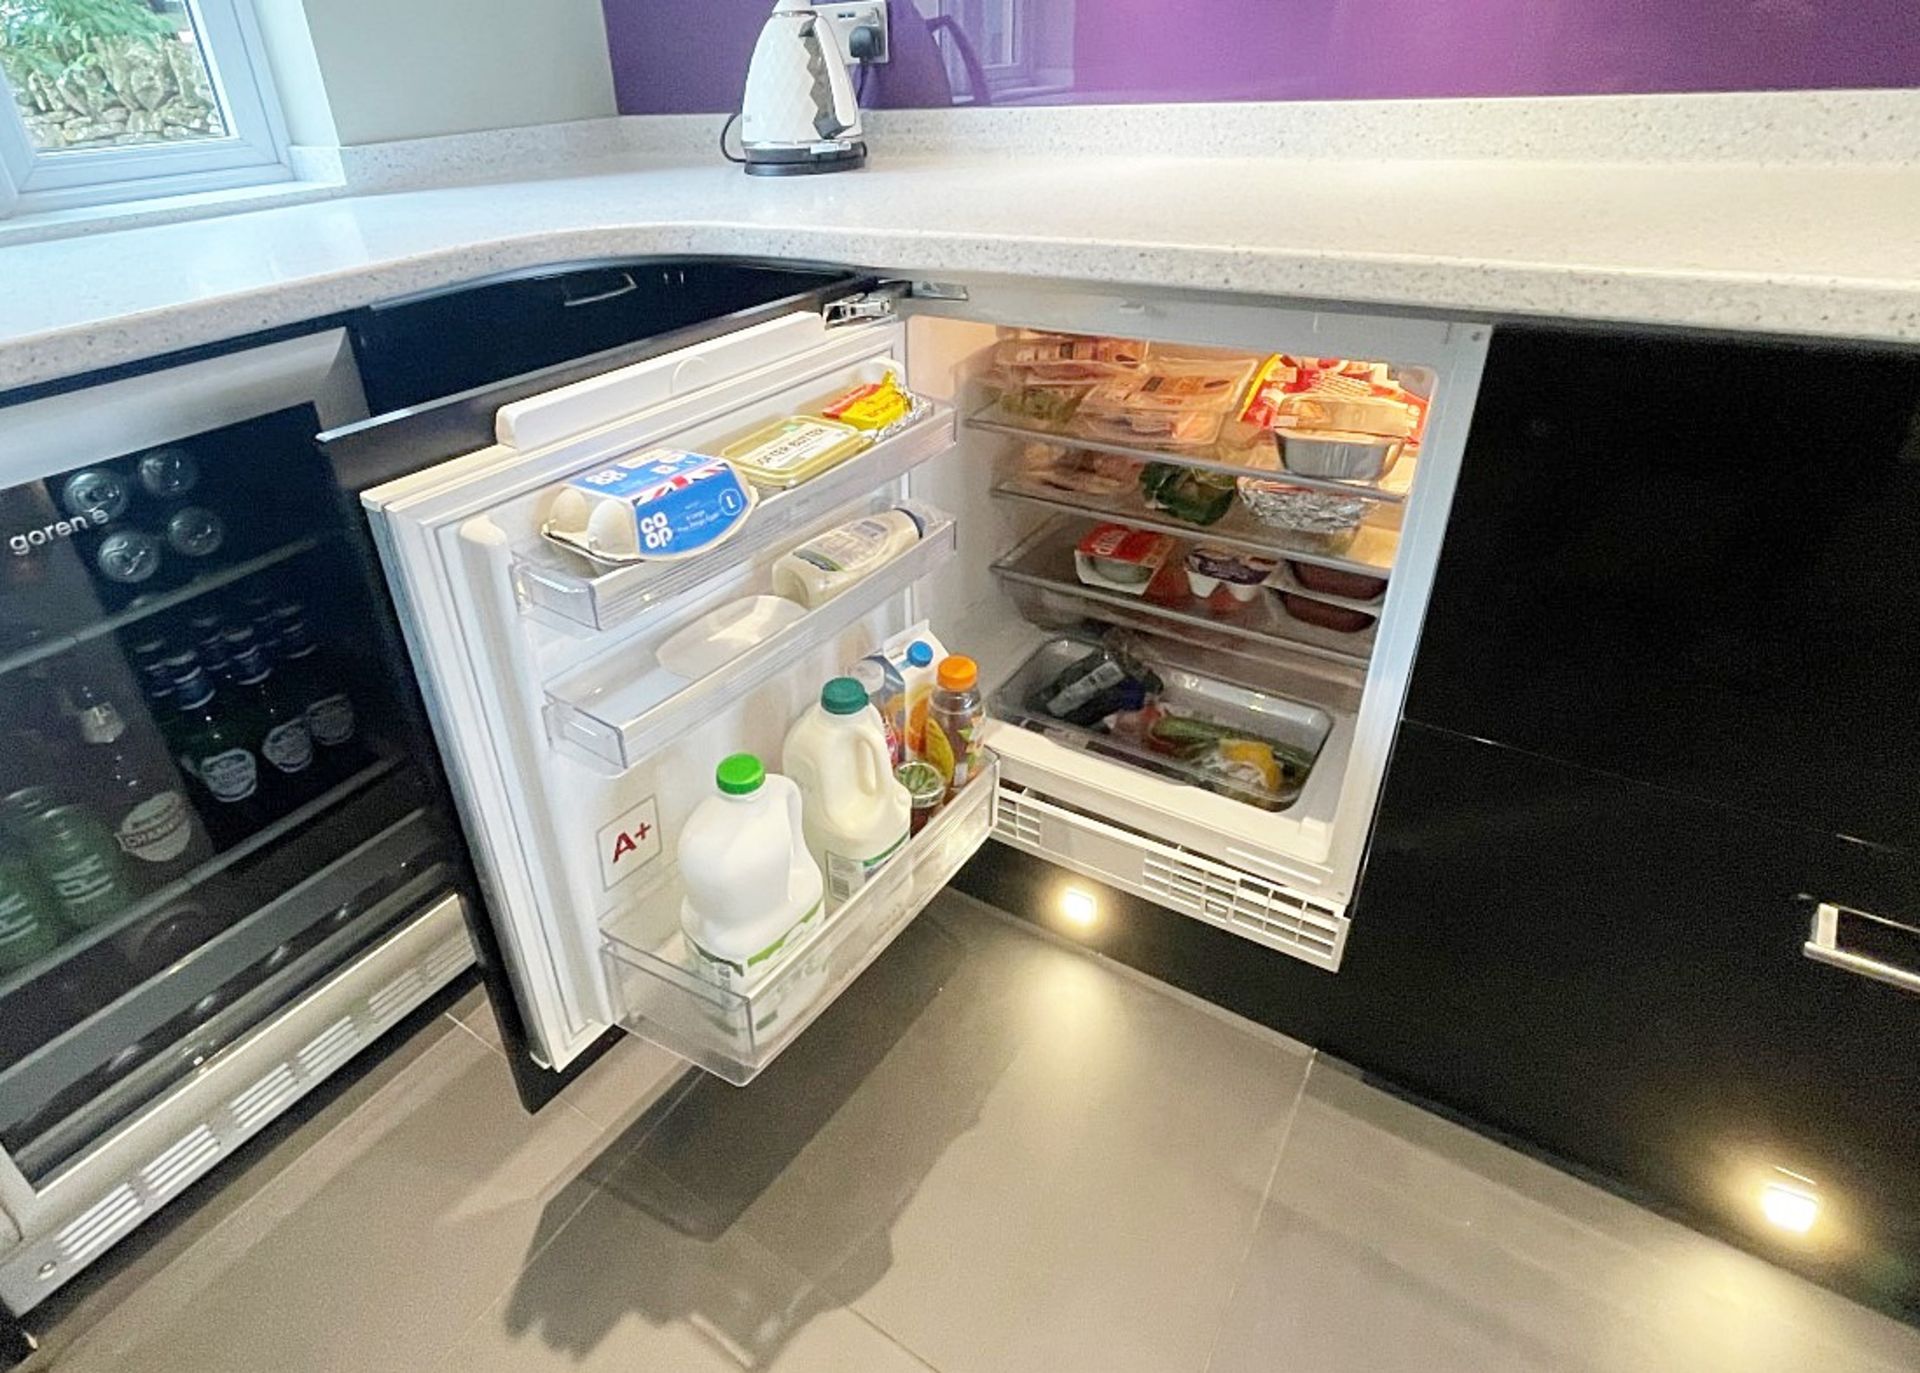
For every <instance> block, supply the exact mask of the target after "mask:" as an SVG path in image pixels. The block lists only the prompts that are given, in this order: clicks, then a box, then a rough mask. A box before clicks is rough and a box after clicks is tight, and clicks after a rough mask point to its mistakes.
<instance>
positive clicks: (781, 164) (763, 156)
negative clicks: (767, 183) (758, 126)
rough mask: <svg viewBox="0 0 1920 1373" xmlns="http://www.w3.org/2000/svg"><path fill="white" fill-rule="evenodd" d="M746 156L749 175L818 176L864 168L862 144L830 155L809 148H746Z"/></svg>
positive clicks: (864, 149)
mask: <svg viewBox="0 0 1920 1373" xmlns="http://www.w3.org/2000/svg"><path fill="white" fill-rule="evenodd" d="M746 153H747V167H746V171H747V175H748V176H817V175H819V174H820V173H822V172H850V171H853V170H854V169H855V168H856V167H864V166H866V165H867V145H866V144H864V143H856V144H854V145H853V146H852V147H851V148H845V149H841V150H839V151H837V152H831V153H816V152H814V151H812V150H811V149H809V148H768V149H753V148H749V149H747V150H746Z"/></svg>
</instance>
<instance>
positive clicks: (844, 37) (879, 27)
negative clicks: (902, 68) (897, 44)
mask: <svg viewBox="0 0 1920 1373" xmlns="http://www.w3.org/2000/svg"><path fill="white" fill-rule="evenodd" d="M813 12H814V13H815V14H817V15H819V16H820V17H821V18H822V19H824V20H826V21H827V27H828V28H830V29H832V30H833V41H834V43H835V44H836V45H837V46H838V47H839V49H840V56H841V57H842V58H843V59H845V61H846V64H847V66H849V67H856V66H858V65H860V63H861V62H862V61H863V60H864V61H865V62H866V63H867V64H868V65H869V66H884V65H886V61H887V59H888V58H889V57H891V56H892V55H893V46H892V44H890V43H889V42H888V41H887V7H886V5H885V4H884V3H874V2H873V0H868V2H867V3H862V4H851V5H816V6H814V11H813ZM862 28H868V29H872V30H874V31H875V32H876V33H878V34H879V35H880V44H879V51H878V52H876V53H875V54H874V55H873V56H872V57H869V58H865V59H862V58H858V57H855V56H854V55H853V48H852V44H853V31H854V30H855V29H862Z"/></svg>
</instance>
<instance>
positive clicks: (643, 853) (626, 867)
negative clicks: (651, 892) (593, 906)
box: [599, 796, 660, 891]
mask: <svg viewBox="0 0 1920 1373" xmlns="http://www.w3.org/2000/svg"><path fill="white" fill-rule="evenodd" d="M599 844H600V885H601V887H602V888H603V889H604V890H607V891H612V890H613V889H614V887H615V886H617V885H619V884H620V883H622V882H624V881H626V880H627V879H628V878H629V877H632V876H633V875H634V874H635V873H637V872H639V871H640V870H641V869H642V868H644V867H646V866H647V865H648V864H649V863H651V862H653V860H654V859H656V858H658V857H659V856H660V811H659V808H658V807H657V806H655V805H654V802H653V798H652V797H651V796H649V797H648V798H647V799H646V800H644V801H642V802H641V803H640V804H639V805H637V806H634V807H633V808H632V809H631V810H628V811H625V812H623V813H622V814H621V815H620V816H619V817H618V818H616V819H615V820H614V821H613V822H612V823H610V824H606V825H602V826H601V827H600V835H599Z"/></svg>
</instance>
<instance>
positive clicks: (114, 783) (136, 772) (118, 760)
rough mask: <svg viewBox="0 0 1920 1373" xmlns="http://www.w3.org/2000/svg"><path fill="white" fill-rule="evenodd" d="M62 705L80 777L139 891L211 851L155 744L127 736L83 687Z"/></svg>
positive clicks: (122, 719) (113, 709) (121, 718)
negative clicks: (76, 744)
mask: <svg viewBox="0 0 1920 1373" xmlns="http://www.w3.org/2000/svg"><path fill="white" fill-rule="evenodd" d="M68 704H69V708H70V709H71V710H72V711H73V713H74V715H75V717H76V719H77V721H78V723H79V732H80V738H81V741H82V744H83V748H82V751H81V757H80V764H81V767H82V769H83V773H82V775H83V776H84V777H85V778H86V779H87V781H88V783H89V785H90V787H91V788H92V790H93V791H94V792H95V793H96V794H97V795H99V797H100V799H101V804H102V808H103V811H104V814H105V817H106V820H107V823H108V824H109V825H110V826H112V828H113V833H114V837H115V839H116V840H118V842H119V845H120V849H121V851H122V852H123V853H125V854H126V855H127V856H128V857H129V858H132V859H133V860H135V867H136V869H138V870H140V871H141V872H142V873H143V875H144V876H143V885H145V886H148V887H155V886H159V885H161V884H163V883H165V882H167V881H170V880H171V879H173V878H175V877H177V876H179V875H180V874H182V873H184V872H186V871H187V870H188V869H190V868H192V867H194V866H195V865H196V864H198V863H200V862H202V861H204V860H205V859H206V858H207V857H208V856H209V855H210V854H211V853H212V851H213V849H212V845H210V844H209V843H208V842H207V836H206V833H205V831H204V830H203V829H202V828H201V824H200V820H199V818H198V817H197V816H196V815H195V814H194V812H193V807H192V806H191V804H189V802H188V801H187V798H186V797H185V796H184V795H183V794H182V793H181V792H180V790H179V788H178V785H177V783H178V778H177V777H176V776H175V773H174V768H173V765H172V764H171V763H169V762H168V761H167V759H166V757H165V755H164V753H163V752H162V751H161V750H160V749H159V748H157V747H155V746H154V745H156V744H157V743H158V741H157V740H151V741H150V740H148V739H147V738H145V737H143V736H142V735H141V734H140V733H139V732H137V731H135V730H134V729H133V728H132V727H131V726H130V725H129V724H128V722H127V716H126V715H125V714H124V713H122V712H121V710H120V708H119V707H118V706H117V705H116V704H115V703H114V701H113V700H112V698H111V697H109V696H107V695H106V694H105V693H104V692H101V691H99V690H97V689H95V688H94V687H92V686H89V685H88V684H86V683H80V684H79V685H77V686H75V687H73V688H72V689H71V690H70V691H69V692H68Z"/></svg>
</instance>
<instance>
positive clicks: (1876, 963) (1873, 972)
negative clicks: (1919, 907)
mask: <svg viewBox="0 0 1920 1373" xmlns="http://www.w3.org/2000/svg"><path fill="white" fill-rule="evenodd" d="M1843 915H1851V916H1857V917H1858V918H1860V919H1862V920H1871V921H1873V922H1874V923H1875V924H1878V925H1885V926H1888V927H1890V928H1892V929H1896V930H1903V931H1905V932H1906V933H1908V934H1911V935H1913V936H1914V938H1915V939H1916V941H1920V930H1916V929H1914V928H1913V927H1912V926H1911V925H1905V924H1902V923H1901V922H1900V921H1898V920H1888V919H1887V918H1886V917H1885V916H1880V915H1874V914H1872V913H1871V912H1869V911H1861V910H1855V909H1854V908H1853V907H1851V906H1839V905H1835V904H1834V903H1833V902H1831V901H1822V902H1821V903H1820V904H1819V905H1817V906H1815V907H1814V908H1813V931H1812V933H1811V935H1809V937H1808V939H1807V942H1806V943H1804V944H1802V945H1801V946H1800V952H1802V953H1804V954H1805V955H1806V956H1807V957H1808V958H1811V959H1812V960H1813V961H1814V962H1816V963H1825V964H1826V965H1827V966H1828V967H1830V968H1839V969H1841V970H1843V971H1845V972H1850V973H1858V974H1859V975H1860V976H1861V977H1868V978H1872V979H1873V980H1874V981H1875V982H1884V983H1886V984H1887V985H1888V986H1889V987H1898V988H1899V989H1900V990H1901V991H1903V992H1913V993H1916V994H1920V972H1912V971H1909V970H1908V969H1906V968H1900V967H1895V966H1894V965H1893V964H1891V963H1883V962H1881V961H1880V960H1879V959H1877V958H1868V957H1867V956H1866V955H1864V954H1857V953H1854V952H1853V951H1852V950H1850V949H1843V948H1841V947H1840V917H1841V916H1843Z"/></svg>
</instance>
